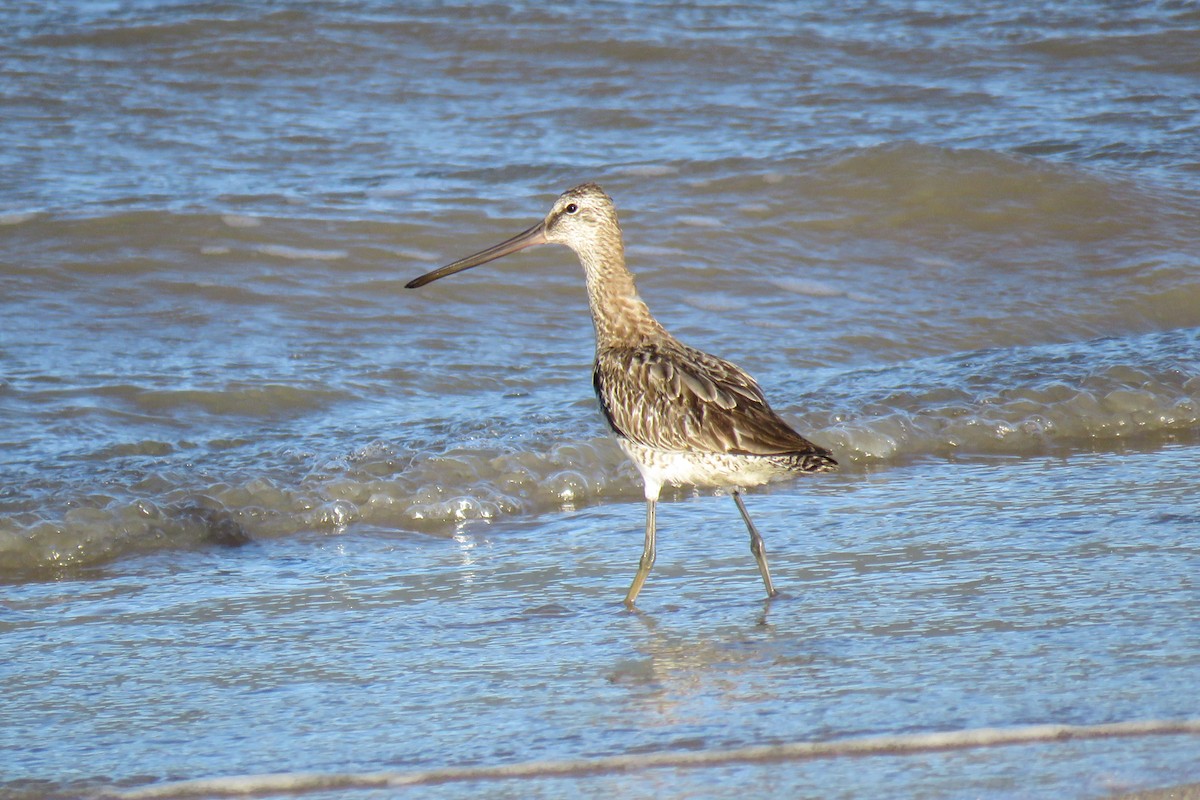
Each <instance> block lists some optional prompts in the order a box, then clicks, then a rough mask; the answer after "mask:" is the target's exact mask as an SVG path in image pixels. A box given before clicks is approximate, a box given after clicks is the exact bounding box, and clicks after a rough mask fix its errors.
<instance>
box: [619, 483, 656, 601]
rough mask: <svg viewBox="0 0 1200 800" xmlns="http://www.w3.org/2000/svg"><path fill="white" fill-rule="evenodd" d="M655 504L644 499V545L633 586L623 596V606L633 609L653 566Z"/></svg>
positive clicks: (650, 499)
mask: <svg viewBox="0 0 1200 800" xmlns="http://www.w3.org/2000/svg"><path fill="white" fill-rule="evenodd" d="M656 503H657V501H656V500H655V499H653V498H649V497H647V498H646V544H645V545H644V546H643V547H642V557H641V559H640V560H639V561H638V571H637V575H634V576H633V584H632V585H631V586H630V587H629V592H628V593H626V595H625V605H626V606H628V607H629V608H633V601H634V600H636V599H637V596H638V592H640V591H641V590H642V584H643V583H645V582H646V577H647V576H648V575H649V574H650V568H651V567H653V566H654V506H655V505H656Z"/></svg>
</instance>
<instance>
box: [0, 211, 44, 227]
mask: <svg viewBox="0 0 1200 800" xmlns="http://www.w3.org/2000/svg"><path fill="white" fill-rule="evenodd" d="M36 216H37V212H36V211H13V212H10V213H8V214H0V225H20V224H21V223H22V222H28V221H29V220H31V219H33V218H34V217H36Z"/></svg>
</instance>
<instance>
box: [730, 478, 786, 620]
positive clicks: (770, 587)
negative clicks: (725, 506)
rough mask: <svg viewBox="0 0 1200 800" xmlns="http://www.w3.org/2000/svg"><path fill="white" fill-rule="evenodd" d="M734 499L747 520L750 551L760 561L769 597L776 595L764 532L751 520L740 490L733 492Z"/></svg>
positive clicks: (759, 564)
mask: <svg viewBox="0 0 1200 800" xmlns="http://www.w3.org/2000/svg"><path fill="white" fill-rule="evenodd" d="M733 501H734V502H735V503H737V507H738V511H740V512H742V519H744V520H746V527H747V528H748V529H749V531H750V552H751V553H753V554H754V560H755V561H757V562H758V571H759V572H761V573H762V579H763V586H765V587H766V588H767V597H774V596H775V594H776V592H775V586H774V584H772V583H771V571H770V570H769V569H767V549H766V547H765V546H764V545H763V538H762V534H760V533H759V532H758V528H756V527H754V523H753V522H751V521H750V514H749V512H747V511H746V504H745V503H743V502H742V495H741V493H740V492H736V491H735V492H734V493H733Z"/></svg>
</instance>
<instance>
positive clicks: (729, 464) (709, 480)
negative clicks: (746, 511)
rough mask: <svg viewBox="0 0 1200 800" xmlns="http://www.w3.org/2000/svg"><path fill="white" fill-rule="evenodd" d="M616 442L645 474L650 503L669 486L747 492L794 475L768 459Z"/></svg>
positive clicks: (623, 441) (647, 495) (625, 440)
mask: <svg viewBox="0 0 1200 800" xmlns="http://www.w3.org/2000/svg"><path fill="white" fill-rule="evenodd" d="M617 442H618V444H620V445H621V449H622V450H624V451H625V455H627V456H629V459H630V460H631V461H632V462H633V463H634V465H635V466H636V467H637V468H638V471H639V472H641V473H642V480H643V481H644V482H645V484H646V497H647V498H649V499H651V500H655V499H657V498H658V494H659V492H660V491H661V490H662V487H663V486H664V485H667V484H670V485H671V486H704V487H719V488H727V489H744V488H748V487H750V486H759V485H761V484H764V483H767V482H768V481H771V480H776V479H778V478H783V477H786V476H787V475H789V474H791V471H790V470H788V469H786V468H785V467H783V466H781V465H780V464H779V463H778V462H777V461H774V460H772V459H771V458H770V457H769V456H739V455H728V454H724V453H681V452H678V451H675V450H659V449H657V448H654V447H646V446H645V445H641V444H637V443H636V442H631V441H629V440H628V439H625V438H622V437H618V438H617Z"/></svg>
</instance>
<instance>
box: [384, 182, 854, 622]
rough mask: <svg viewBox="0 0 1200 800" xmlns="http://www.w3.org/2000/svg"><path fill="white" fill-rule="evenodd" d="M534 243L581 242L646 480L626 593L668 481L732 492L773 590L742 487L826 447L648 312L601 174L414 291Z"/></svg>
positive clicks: (629, 448) (599, 374)
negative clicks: (641, 532)
mask: <svg viewBox="0 0 1200 800" xmlns="http://www.w3.org/2000/svg"><path fill="white" fill-rule="evenodd" d="M537 244H563V245H566V246H567V247H569V248H571V249H572V250H573V251H575V255H576V256H578V257H579V261H580V263H581V264H582V265H583V271H584V276H585V278H586V280H587V292H588V305H589V306H590V307H591V311H592V323H593V325H594V326H595V329H596V363H595V366H594V368H593V370H592V384H593V385H594V386H595V389H596V396H597V397H598V398H599V399H600V408H601V409H602V410H603V412H604V416H605V417H606V418H607V420H608V424H609V425H610V426H611V427H612V430H613V432H614V433H615V434H616V436H617V442H618V443H619V444H620V446H621V449H622V450H624V451H625V453H626V455H628V456H629V458H630V460H632V461H633V463H634V464H635V465H636V466H637V468H638V471H639V472H640V473H641V475H642V481H643V483H644V484H645V494H646V540H645V546H644V547H643V550H642V557H641V560H640V561H639V562H638V570H637V574H636V575H635V576H634V579H633V584H632V585H631V586H630V587H629V592H628V593H627V594H626V595H625V605H626V606H629V607H630V608H632V607H633V604H634V601H635V600H636V599H637V596H638V592H640V591H641V589H642V584H644V583H645V582H646V576H647V575H649V574H650V568H651V566H653V565H654V556H655V544H654V535H655V521H654V512H655V505H656V503H657V502H658V497H659V493H660V492H661V491H662V487H663V485H664V484H671V485H673V486H679V485H693V486H702V487H717V488H725V489H729V490H731V492H732V494H733V499H734V502H736V503H737V507H738V511H740V512H741V515H742V519H744V520H745V521H746V528H747V529H748V530H749V531H750V551H751V552H752V553H753V554H754V559H755V561H756V562H757V563H758V570H759V572H760V573H761V574H762V579H763V585H764V586H765V587H766V590H767V596H768V597H774V596H775V594H776V592H775V587H774V585H773V584H772V583H771V573H770V571H769V570H768V569H767V556H766V551H765V548H764V546H763V539H762V536H761V535H760V534H759V532H758V529H757V528H755V527H754V523H753V522H752V521H751V520H750V514H749V513H748V512H747V511H746V504H745V503H744V502H742V497H741V493H740V490H742V489H745V488H748V487H751V486H758V485H760V484H764V483H767V482H768V481H772V480H778V479H781V478H786V477H789V476H793V475H797V474H800V473H806V472H828V471H830V470H832V469H835V468H836V466H837V462H836V461H834V460H833V457H832V456H831V454H830V452H829V451H828V450H826V449H825V448H823V447H819V446H817V445H815V444H813V443H812V442H810V441H808V440H807V439H805V438H804V437H803V436H801V435H800V434H798V433H796V431H794V430H792V428H791V426H789V425H788V424H787V423H786V422H784V421H783V419H781V418H780V417H779V415H778V414H776V413H775V412H774V411H772V410H771V407H770V406H769V405H768V404H767V400H766V398H765V397H764V396H763V393H762V390H761V389H759V387H758V384H757V383H755V381H754V379H753V378H751V377H750V376H749V375H747V374H746V373H745V372H744V371H742V370H741V369H740V368H739V367H737V366H735V365H734V364H730V363H729V362H728V361H723V360H721V359H719V358H716V357H714V356H710V355H709V354H708V353H704V352H701V351H700V350H696V349H695V348H693V347H688V346H687V345H685V344H683V343H682V342H680V341H679V340H678V339H676V338H675V337H674V336H672V335H671V334H669V333H667V331H666V330H665V329H664V328H663V326H662V325H660V324H659V322H658V320H656V319H655V318H654V317H653V316H651V314H650V310H649V309H648V308H647V307H646V304H645V303H644V302H642V299H641V297H639V296H638V293H637V289H636V288H635V287H634V284H633V275H632V274H630V272H629V269H628V268H627V267H626V266H625V246H624V243H623V242H622V239H621V227H620V224H619V223H618V222H617V212H616V208H615V207H614V206H613V201H612V199H611V198H610V197H609V196H608V195H607V194H605V193H604V191H603V190H602V189H601V188H600V187H599V186H597V185H596V184H594V183H585V184H583V185H581V186H576V187H575V188H574V189H569V190H568V191H566V192H563V194H562V195H561V196H559V198H558V200H556V201H555V202H554V206H553V207H552V208H551V209H550V213H549V214H547V215H546V218H545V219H544V220H542V221H541V222H539V223H537V224H536V225H534V226H533V227H531V228H529V230H527V231H525V232H523V233H519V234H517V235H516V236H514V237H513V238H511V239H508V240H506V241H504V242H501V243H500V244H498V245H495V246H493V247H489V248H488V249H486V250H483V251H481V252H478V253H476V254H475V255H472V256H467V257H466V258H463V259H460V260H458V261H455V262H454V263H453V264H447V265H446V266H444V267H442V268H440V269H436V270H434V271H433V272H430V273H428V274H425V275H422V276H421V277H419V278H417V279H415V280H413V281H410V282H409V283H408V284H407V286H408V288H409V289H416V288H418V287H420V286H424V285H425V284H427V283H431V282H432V281H436V280H438V279H439V278H444V277H446V276H447V275H453V274H454V273H456V272H461V271H463V270H465V269H470V268H471V267H477V266H479V265H480V264H485V263H487V262H489V261H493V260H495V259H497V258H501V257H503V256H506V255H509V254H510V253H515V252H516V251H518V250H522V249H524V248H526V247H531V246H533V245H537Z"/></svg>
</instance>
